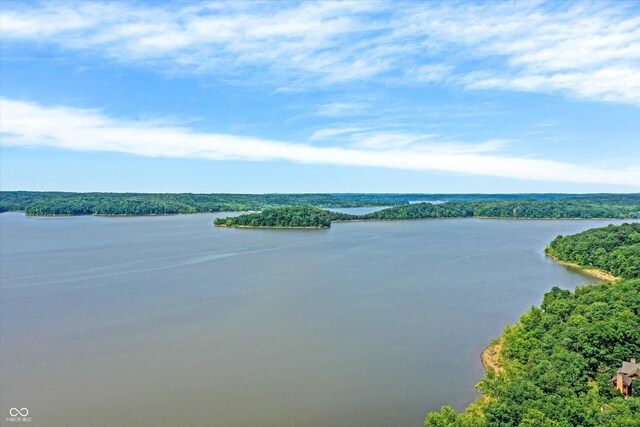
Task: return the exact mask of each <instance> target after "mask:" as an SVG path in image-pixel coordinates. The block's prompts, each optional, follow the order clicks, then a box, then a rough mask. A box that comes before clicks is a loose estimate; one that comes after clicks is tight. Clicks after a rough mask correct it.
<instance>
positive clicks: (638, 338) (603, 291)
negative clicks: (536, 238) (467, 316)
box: [425, 224, 640, 427]
mask: <svg viewBox="0 0 640 427" xmlns="http://www.w3.org/2000/svg"><path fill="white" fill-rule="evenodd" d="M637 227H638V224H624V225H620V226H609V227H604V228H598V229H593V230H588V231H586V232H583V233H580V234H577V235H573V236H567V237H559V238H557V239H556V240H554V243H552V245H551V247H554V246H555V247H558V248H560V249H559V250H560V251H562V253H567V254H574V253H575V254H576V255H578V254H581V255H582V257H583V258H577V257H576V258H572V259H573V260H574V261H578V259H581V260H584V261H585V262H588V261H587V260H598V259H599V258H600V257H601V256H602V254H603V252H602V250H601V249H603V250H604V255H605V257H604V259H609V258H608V256H607V255H609V254H612V253H614V252H616V251H619V252H617V255H616V257H615V258H616V261H615V263H614V264H606V265H607V266H608V265H614V266H618V265H632V266H635V268H636V269H635V270H633V269H632V271H636V272H637V267H638V258H637V257H638V255H639V253H638V250H637V246H635V249H634V245H635V243H631V242H630V240H631V241H635V239H636V237H631V236H634V235H635V234H637V230H638V228H637ZM597 239H602V240H603V242H597ZM587 241H589V242H590V243H591V244H586V242H587ZM622 248H632V249H631V250H622V251H620V250H621V249H622ZM596 252H598V254H599V255H595V253H596ZM634 256H635V258H634ZM596 262H599V261H596ZM585 266H586V264H585ZM601 267H602V268H604V267H605V264H602V265H601ZM611 272H612V273H613V271H611ZM634 277H637V275H636V276H634ZM497 343H498V344H499V345H500V348H501V350H500V353H499V354H500V355H499V365H500V366H501V367H502V368H503V369H502V370H501V371H500V372H496V371H494V370H492V369H489V370H488V371H487V373H486V375H485V377H484V379H483V380H482V381H481V382H480V383H479V384H478V385H477V388H478V389H479V390H480V391H481V392H482V393H483V396H482V397H481V398H480V399H478V400H477V401H476V402H475V403H473V404H472V405H471V406H470V407H469V408H467V410H466V412H464V413H457V412H456V411H454V410H453V409H452V408H451V407H448V406H445V407H443V408H442V409H441V410H440V411H439V412H432V413H430V414H429V415H428V416H427V418H426V420H425V425H426V426H428V427H498V426H500V427H570V426H576V427H577V426H583V427H591V426H593V427H595V426H604V427H631V426H640V385H639V386H636V387H634V388H632V396H631V397H630V398H629V399H624V398H623V397H622V395H621V394H620V393H619V392H618V391H615V390H613V388H612V387H611V385H610V379H611V378H612V377H613V376H614V375H615V371H616V370H617V368H618V367H619V366H620V364H621V362H622V361H625V360H627V361H628V360H630V359H632V358H635V359H640V279H624V280H621V281H618V282H613V283H602V284H596V285H588V286H582V287H578V288H577V289H576V290H575V291H574V292H570V291H567V290H563V289H560V288H558V287H554V288H553V289H551V291H550V292H548V293H547V294H545V296H544V299H543V301H542V304H541V306H540V308H538V307H532V308H531V309H530V310H529V311H527V312H526V313H525V314H524V315H523V316H522V317H521V318H520V320H519V322H518V323H516V324H515V325H513V326H507V327H506V328H505V330H504V332H503V334H502V336H501V337H500V339H499V340H498V341H497ZM494 344H495V343H494Z"/></svg>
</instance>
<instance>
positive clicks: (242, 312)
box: [0, 213, 610, 426]
mask: <svg viewBox="0 0 640 427" xmlns="http://www.w3.org/2000/svg"><path fill="white" fill-rule="evenodd" d="M223 215H226V214H223ZM215 216H216V215H186V216H167V217H144V218H128V217H125V218H103V217H74V218H27V217H25V216H24V215H22V214H14V213H8V214H2V215H0V255H1V256H0V267H1V268H0V275H1V276H0V278H1V284H0V291H1V292H0V309H1V312H0V313H1V318H0V321H1V322H0V325H1V329H0V332H1V335H0V339H1V346H0V357H1V359H0V362H1V363H0V373H1V376H2V387H1V390H0V393H1V395H0V401H1V403H2V408H1V411H2V413H3V414H6V413H7V412H8V410H9V408H10V407H19V408H22V407H26V408H28V409H29V412H30V416H31V417H32V423H31V425H34V426H35V425H43V426H57V425H82V426H90V425H149V426H157V425H189V424H193V425H203V424H207V425H221V426H235V425H251V426H282V425H305V426H316V425H317V426H327V425H363V426H365V425H366V426H390V425H393V426H410V425H415V426H418V425H422V421H423V419H424V416H425V413H426V411H428V410H434V409H437V408H438V407H439V406H440V405H442V404H447V403H454V404H455V405H457V407H458V408H462V407H463V406H465V405H466V404H467V403H468V402H469V401H471V400H473V399H474V398H475V397H476V396H477V394H476V392H475V391H474V388H473V386H474V384H475V383H476V382H478V380H479V379H480V378H481V376H482V374H483V371H482V366H481V364H480V360H479V355H480V352H481V350H482V348H483V347H484V346H485V345H486V344H487V343H488V341H489V340H490V339H491V338H493V337H495V336H497V335H498V334H499V333H500V331H501V330H502V327H503V326H504V324H505V323H507V322H514V321H516V320H517V318H518V316H519V315H520V314H521V313H522V312H523V311H524V310H526V309H527V308H528V307H530V306H531V305H532V304H538V303H539V302H540V299H541V297H542V295H543V293H544V292H545V291H546V290H548V289H549V288H550V287H551V286H553V285H560V286H563V287H566V288H573V287H574V286H575V285H577V284H579V283H583V282H585V281H588V280H591V279H587V278H586V277H584V276H581V275H579V274H577V273H576V272H571V271H569V270H567V269H565V268H563V267H561V266H558V265H556V264H554V263H553V262H551V261H550V260H548V259H546V258H545V257H544V255H543V252H542V251H543V248H544V246H545V245H546V244H547V243H548V242H549V241H550V240H551V239H552V238H553V237H555V236H556V235H557V234H570V233H573V232H577V231H580V230H584V229H587V228H591V227H594V226H600V225H604V224H607V223H609V222H610V221H499V220H477V219H451V220H426V221H391V222H371V223H338V224H334V225H333V226H332V227H331V228H330V229H328V230H322V231H314V232H309V231H306V230H290V231H289V230H246V229H244V230H239V229H224V228H214V227H212V226H211V223H212V221H213V218H214V217H215Z"/></svg>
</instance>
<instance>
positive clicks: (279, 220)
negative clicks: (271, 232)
mask: <svg viewBox="0 0 640 427" xmlns="http://www.w3.org/2000/svg"><path fill="white" fill-rule="evenodd" d="M214 224H215V225H218V226H225V227H269V228H325V227H329V226H330V225H331V214H330V212H329V211H326V210H324V209H320V208H315V207H313V206H291V207H285V208H277V209H274V208H272V209H265V210H264V211H262V212H260V213H251V214H245V215H240V216H236V217H230V218H216V220H215V221H214Z"/></svg>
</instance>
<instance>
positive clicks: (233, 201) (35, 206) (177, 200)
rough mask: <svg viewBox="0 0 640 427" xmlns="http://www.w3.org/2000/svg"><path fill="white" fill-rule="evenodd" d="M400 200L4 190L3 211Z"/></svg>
mask: <svg viewBox="0 0 640 427" xmlns="http://www.w3.org/2000/svg"><path fill="white" fill-rule="evenodd" d="M400 203H402V202H401V201H398V200H389V199H377V198H375V196H374V195H372V198H366V197H358V198H350V197H346V196H343V195H334V194H191V193H175V194H174V193H167V194H150V193H62V192H30V191H3V192H0V212H7V211H24V212H26V214H27V215H164V214H189V213H198V212H224V211H253V210H262V209H265V208H270V207H279V206H297V205H313V206H317V207H324V208H350V207H362V206H394V205H398V204H400Z"/></svg>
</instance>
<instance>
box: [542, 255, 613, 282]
mask: <svg viewBox="0 0 640 427" xmlns="http://www.w3.org/2000/svg"><path fill="white" fill-rule="evenodd" d="M545 253H546V255H547V256H548V257H549V258H551V259H552V260H554V261H555V262H557V263H558V264H560V265H564V266H565V267H569V268H573V269H576V270H580V271H581V272H583V273H585V274H588V275H589V276H593V277H597V278H598V279H602V280H606V281H607V282H616V281H618V280H620V277H618V276H614V275H613V274H611V273H609V272H608V271H604V270H600V269H599V268H595V267H583V266H581V265H579V264H574V263H572V262H566V261H562V260H559V259H558V258H557V257H555V256H554V255H552V254H550V253H547V252H546V251H545Z"/></svg>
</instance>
